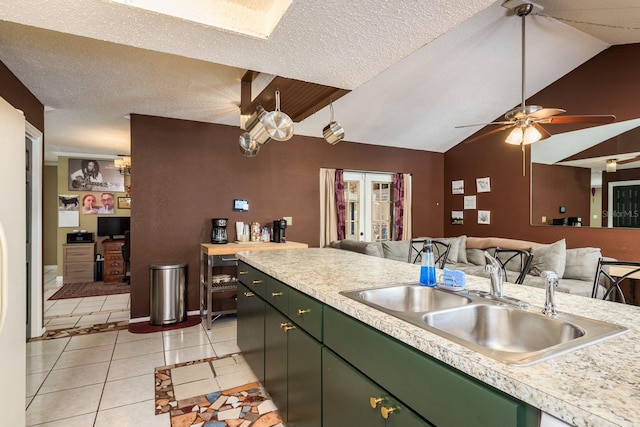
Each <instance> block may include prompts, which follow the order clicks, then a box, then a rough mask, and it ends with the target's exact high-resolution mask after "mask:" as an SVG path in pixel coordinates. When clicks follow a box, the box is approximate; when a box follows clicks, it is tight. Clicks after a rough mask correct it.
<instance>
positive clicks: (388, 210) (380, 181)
mask: <svg viewBox="0 0 640 427" xmlns="http://www.w3.org/2000/svg"><path fill="white" fill-rule="evenodd" d="M343 179H344V183H345V204H346V221H345V228H346V233H345V239H351V240H360V241H367V242H372V241H384V240H392V238H393V236H392V233H393V226H392V224H393V174H389V173H373V172H347V171H345V172H344V175H343Z"/></svg>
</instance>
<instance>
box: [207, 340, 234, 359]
mask: <svg viewBox="0 0 640 427" xmlns="http://www.w3.org/2000/svg"><path fill="white" fill-rule="evenodd" d="M212 345H213V349H214V351H215V352H216V356H218V357H223V356H225V355H229V354H238V353H240V348H239V347H238V344H237V341H236V340H230V341H223V342H216V343H213V344H212Z"/></svg>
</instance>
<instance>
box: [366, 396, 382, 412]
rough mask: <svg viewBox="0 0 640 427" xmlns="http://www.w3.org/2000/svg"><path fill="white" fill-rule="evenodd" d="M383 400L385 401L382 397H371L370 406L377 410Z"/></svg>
mask: <svg viewBox="0 0 640 427" xmlns="http://www.w3.org/2000/svg"><path fill="white" fill-rule="evenodd" d="M382 400H383V399H382V398H381V397H373V396H371V397H370V398H369V405H371V407H372V408H373V409H376V407H377V406H378V403H380V402H382Z"/></svg>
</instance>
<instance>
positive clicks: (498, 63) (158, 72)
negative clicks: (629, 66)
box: [0, 0, 640, 161]
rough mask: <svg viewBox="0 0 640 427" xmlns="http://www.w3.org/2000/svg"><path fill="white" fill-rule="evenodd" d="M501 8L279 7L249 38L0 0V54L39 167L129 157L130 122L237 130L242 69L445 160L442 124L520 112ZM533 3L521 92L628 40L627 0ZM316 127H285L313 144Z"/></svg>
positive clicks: (516, 22) (630, 7)
mask: <svg viewBox="0 0 640 427" xmlns="http://www.w3.org/2000/svg"><path fill="white" fill-rule="evenodd" d="M238 3H241V2H238ZM501 3H502V2H501V1H498V2H494V1H492V0H458V1H450V0H449V1H444V0H437V1H435V0H434V1H409V0H405V1H385V0H353V1H349V2H344V1H342V0H325V1H301V0H294V1H293V2H292V4H291V6H290V7H289V9H288V11H287V12H286V14H285V15H284V17H283V19H282V20H281V21H280V24H279V25H278V26H276V28H275V30H274V31H273V33H272V34H271V36H270V37H269V38H267V39H260V38H256V37H248V36H242V35H239V34H235V33H231V32H229V31H223V30H217V29H214V28H211V27H207V26H205V25H202V24H197V23H194V22H190V21H186V20H182V19H177V18H171V17H168V16H166V15H161V14H157V13H153V12H149V11H144V10H137V9H134V8H131V7H128V6H124V5H122V4H118V3H114V2H111V1H106V0H30V1H26V0H22V1H19V0H3V5H2V7H1V8H0V60H1V61H2V62H4V63H5V64H6V65H7V66H8V67H9V69H11V70H12V72H13V73H14V74H16V75H17V76H18V78H19V79H20V80H21V81H22V82H23V83H24V84H25V85H26V86H27V87H28V88H29V89H30V90H31V91H32V92H33V93H34V95H35V96H36V97H37V98H38V99H39V100H40V101H41V102H42V103H43V104H45V105H46V106H47V107H48V108H47V112H46V114H45V127H46V130H45V132H46V141H47V144H46V156H47V160H49V161H51V160H55V158H56V155H57V153H60V154H64V155H69V154H70V153H73V154H83V153H86V154H94V155H105V156H113V155H115V154H118V153H128V152H129V123H128V121H127V119H126V118H125V116H126V115H128V114H130V113H140V114H151V115H158V116H165V117H174V118H181V119H190V120H198V121H206V122H213V123H222V124H229V125H234V126H237V125H239V122H240V113H239V105H240V80H241V78H242V76H243V74H244V73H245V71H246V70H249V69H250V70H255V71H259V72H262V73H268V74H273V75H278V76H283V77H288V78H293V79H297V80H303V81H308V82H312V83H318V84H323V85H328V86H335V87H339V88H343V89H349V90H351V92H350V93H349V94H347V95H345V96H344V97H342V98H340V99H339V100H338V101H337V102H335V103H334V110H335V118H336V120H337V121H339V122H340V123H341V124H342V126H343V127H344V129H345V131H346V140H348V141H354V142H362V143H368V144H376V145H388V146H396V147H406V148H414V149H420V150H431V151H439V152H444V151H446V150H447V149H449V148H451V147H452V146H454V145H456V144H457V143H459V142H460V141H461V140H463V139H465V138H466V137H468V136H469V135H471V134H472V133H473V132H475V131H476V130H477V129H475V128H466V129H455V126H457V125H463V124H469V123H482V122H488V121H491V120H493V119H495V118H496V117H498V116H500V115H501V114H504V112H506V111H507V110H509V109H511V108H512V107H513V106H515V105H517V104H518V103H519V102H520V57H519V56H520V19H519V18H516V17H513V16H512V15H511V12H510V11H509V10H507V9H505V8H504V7H501ZM536 3H538V4H540V5H542V6H543V7H544V9H543V10H542V12H540V14H539V15H538V16H530V17H529V18H527V19H528V21H527V23H528V26H527V85H526V86H527V96H530V95H532V94H534V93H536V92H538V91H539V90H541V89H542V88H544V87H546V86H547V85H548V84H550V83H551V82H553V81H555V80H557V79H558V78H559V77H561V76H563V75H564V74H566V73H567V72H569V71H571V70H572V69H574V68H575V67H577V66H578V65H580V64H582V63H583V62H585V61H587V60H588V59H590V58H591V57H593V56H594V55H596V54H597V53H599V52H600V51H602V50H603V49H606V48H607V47H608V46H609V45H611V44H622V43H632V42H634V43H637V42H640V32H639V31H638V29H637V22H640V6H638V5H637V0H628V1H615V2H601V1H591V0H567V1H557V0H542V1H537V2H536ZM603 4H606V6H603ZM548 16H552V17H559V18H561V19H562V20H558V19H554V18H549V17H548ZM582 22H590V23H599V24H604V25H605V26H602V25H588V24H584V23H582ZM634 26H635V27H634ZM550 46H552V47H553V48H552V49H550V48H549V47H550ZM557 106H559V107H561V106H562V105H557ZM285 112H286V111H285ZM569 113H575V114H579V113H580V112H579V111H571V112H569ZM603 113H606V112H603ZM329 117H330V114H329V111H328V108H325V109H323V110H321V111H319V112H318V113H316V114H314V115H312V116H311V117H309V118H308V119H306V120H304V121H303V122H301V123H296V125H295V132H296V134H300V135H309V136H318V137H320V136H321V135H322V128H323V127H324V126H325V125H326V124H327V123H328V121H329Z"/></svg>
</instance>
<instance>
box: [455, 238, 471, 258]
mask: <svg viewBox="0 0 640 427" xmlns="http://www.w3.org/2000/svg"><path fill="white" fill-rule="evenodd" d="M458 242H459V244H460V248H459V250H458V262H460V263H463V264H467V263H468V262H469V260H468V259H467V236H465V235H462V236H460V237H458Z"/></svg>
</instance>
